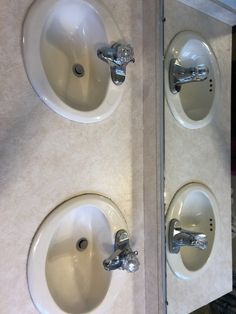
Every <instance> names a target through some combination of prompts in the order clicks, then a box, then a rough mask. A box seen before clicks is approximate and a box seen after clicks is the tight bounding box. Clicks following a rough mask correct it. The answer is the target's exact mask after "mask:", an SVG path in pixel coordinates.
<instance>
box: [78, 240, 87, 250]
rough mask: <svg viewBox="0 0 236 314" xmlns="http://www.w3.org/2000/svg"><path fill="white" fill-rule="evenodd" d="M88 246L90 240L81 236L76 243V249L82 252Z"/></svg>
mask: <svg viewBox="0 0 236 314" xmlns="http://www.w3.org/2000/svg"><path fill="white" fill-rule="evenodd" d="M87 247H88V240H87V239H86V238H81V239H79V240H78V241H77V243H76V249H77V250H78V251H80V252H81V251H84V250H86V249H87Z"/></svg>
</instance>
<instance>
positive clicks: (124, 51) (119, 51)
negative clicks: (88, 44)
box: [97, 43, 135, 85]
mask: <svg viewBox="0 0 236 314" xmlns="http://www.w3.org/2000/svg"><path fill="white" fill-rule="evenodd" d="M97 56H98V57H99V58H100V59H101V60H103V61H105V62H106V63H108V64H109V65H110V69H111V79H112V81H113V83H114V84H115V85H121V84H122V83H123V82H124V81H125V76H126V66H127V65H128V64H129V63H130V62H133V63H134V62H135V59H134V50H133V48H132V47H131V46H130V45H126V44H121V43H115V44H113V45H112V46H111V47H104V48H101V49H98V50H97Z"/></svg>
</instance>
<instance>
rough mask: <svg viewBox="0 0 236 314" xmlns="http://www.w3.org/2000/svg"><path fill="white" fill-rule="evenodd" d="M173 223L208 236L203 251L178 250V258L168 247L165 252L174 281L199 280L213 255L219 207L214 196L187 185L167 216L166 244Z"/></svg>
mask: <svg viewBox="0 0 236 314" xmlns="http://www.w3.org/2000/svg"><path fill="white" fill-rule="evenodd" d="M172 219H177V220H178V221H179V222H180V223H181V227H182V228H183V229H186V230H189V231H191V232H198V233H199V232H201V233H203V234H205V235H206V236H207V240H208V248H207V249H206V250H200V249H198V248H194V247H187V246H185V247H181V249H180V252H179V253H178V254H173V253H170V250H169V247H168V246H167V249H166V252H167V261H168V265H169V267H170V269H171V270H172V272H173V273H174V274H175V275H176V276H177V277H179V278H181V279H191V278H195V277H197V276H200V275H201V274H202V273H203V272H204V271H205V270H206V269H207V268H208V266H209V264H210V262H211V258H213V256H214V254H215V252H214V247H215V246H214V243H215V241H216V238H217V232H218V230H217V228H218V206H217V202H216V199H215V197H214V195H213V194H212V192H211V191H210V190H209V189H208V188H207V187H206V186H204V185H202V184H198V183H191V184H187V185H185V186H183V187H182V188H181V189H180V190H179V191H178V192H177V193H176V194H175V196H174V198H173V199H172V201H171V203H170V206H169V208H168V211H167V214H166V237H167V243H168V241H169V238H168V237H169V224H170V221H171V220H172Z"/></svg>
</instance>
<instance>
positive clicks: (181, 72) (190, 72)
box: [169, 58, 209, 94]
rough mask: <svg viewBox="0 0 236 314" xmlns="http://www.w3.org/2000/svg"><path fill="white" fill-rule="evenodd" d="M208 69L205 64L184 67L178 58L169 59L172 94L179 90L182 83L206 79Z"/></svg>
mask: <svg viewBox="0 0 236 314" xmlns="http://www.w3.org/2000/svg"><path fill="white" fill-rule="evenodd" d="M208 74H209V69H208V67H207V66H206V65H205V64H199V65H197V66H196V67H189V68H186V67H184V66H182V65H181V63H180V61H179V60H178V59H175V58H174V59H171V61H170V68H169V84H170V90H171V92H172V93H173V94H176V93H178V92H180V90H181V86H182V85H183V84H187V83H191V82H202V81H204V80H206V79H207V77H208Z"/></svg>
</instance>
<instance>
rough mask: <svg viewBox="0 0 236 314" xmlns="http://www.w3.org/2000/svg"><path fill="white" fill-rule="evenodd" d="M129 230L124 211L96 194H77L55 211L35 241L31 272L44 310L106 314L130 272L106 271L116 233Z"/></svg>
mask: <svg viewBox="0 0 236 314" xmlns="http://www.w3.org/2000/svg"><path fill="white" fill-rule="evenodd" d="M120 229H125V230H127V225H126V222H125V220H124V218H123V216H122V214H121V213H120V211H119V209H118V208H117V207H116V205H115V204H113V203H112V202H111V201H110V200H109V199H107V198H105V197H102V196H98V195H95V194H87V195H81V196H78V197H75V198H73V199H71V200H69V201H67V202H65V203H63V204H61V205H60V206H58V207H57V208H56V209H55V210H54V211H52V212H51V213H50V214H49V216H47V217H46V219H45V220H44V221H43V223H42V224H41V225H40V227H39V229H38V231H37V233H36V235H35V237H34V239H33V242H32V244H31V248H30V253H29V257H28V266H27V276H28V284H29V290H30V294H31V297H32V300H33V302H34V304H35V306H36V307H37V309H38V310H39V312H40V313H42V314H46V313H53V314H59V313H71V314H80V313H106V308H107V307H108V306H109V305H110V304H112V301H113V300H114V298H115V297H116V295H117V294H118V293H119V289H120V288H121V285H123V284H124V280H125V278H126V277H125V276H126V275H125V272H124V271H113V272H108V271H106V270H104V267H103V260H104V259H105V258H107V256H109V254H110V253H111V252H112V251H113V244H114V236H115V234H116V232H117V231H118V230H120Z"/></svg>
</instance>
